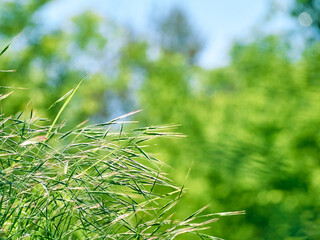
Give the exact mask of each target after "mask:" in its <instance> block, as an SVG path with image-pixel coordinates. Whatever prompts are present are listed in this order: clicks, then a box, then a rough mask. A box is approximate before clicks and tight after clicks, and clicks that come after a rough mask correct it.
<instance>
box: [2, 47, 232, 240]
mask: <svg viewBox="0 0 320 240" xmlns="http://www.w3.org/2000/svg"><path fill="white" fill-rule="evenodd" d="M8 46H10V45H8ZM8 46H7V47H6V49H8ZM6 49H5V50H6ZM5 50H4V51H5ZM4 51H2V52H1V54H0V55H2V54H3V53H4ZM81 81H82V80H81ZM81 81H80V83H81ZM80 83H79V84H78V85H77V86H76V87H75V88H74V89H73V90H71V91H69V92H68V93H67V94H66V95H65V96H63V97H62V98H60V99H59V100H58V101H57V103H59V102H61V101H65V102H64V104H63V106H62V107H61V109H60V111H59V113H58V114H57V116H56V118H55V119H54V120H53V121H52V123H51V124H50V121H49V120H47V119H42V118H40V117H38V116H36V115H35V113H34V112H32V111H31V112H30V114H29V116H28V117H22V116H23V115H22V114H18V115H16V116H6V115H5V114H1V115H0V238H1V239H175V238H176V237H177V236H180V235H183V234H190V233H191V234H195V236H197V237H198V238H199V239H214V238H213V237H211V236H207V235H204V234H201V233H200V231H201V230H203V229H206V228H207V226H208V224H210V223H212V222H214V221H216V220H217V219H218V217H219V216H221V215H233V214H236V213H222V214H209V215H203V211H204V209H205V208H202V209H200V210H199V211H197V212H195V213H193V214H191V215H190V216H188V217H186V218H185V219H183V220H180V221H179V220H177V219H175V215H174V206H175V205H176V204H177V202H178V200H179V199H180V197H181V196H182V193H183V190H182V189H183V187H177V186H175V185H174V184H173V183H172V181H171V180H170V179H168V177H167V176H166V174H165V173H163V172H162V171H161V169H163V168H165V167H164V164H163V163H162V162H161V161H159V160H158V159H156V158H155V157H154V156H152V155H151V154H149V153H148V152H146V150H145V147H146V146H147V144H148V143H149V142H150V141H152V140H153V139H155V138H159V137H180V136H181V135H180V134H177V133H174V132H172V128H173V127H174V126H172V125H168V126H154V127H145V128H136V129H132V128H130V129H131V130H128V131H127V130H125V129H126V127H125V126H126V124H130V123H131V122H125V121H123V119H124V118H125V117H128V116H130V115H131V114H134V113H135V112H133V113H129V114H126V115H124V116H121V117H119V118H116V119H113V120H111V121H109V122H106V123H101V124H94V125H85V124H80V125H78V126H76V127H74V128H73V129H71V130H66V131H64V124H57V122H58V118H59V116H60V114H61V112H62V111H63V110H64V109H65V108H66V107H67V104H68V103H69V102H70V100H71V98H72V96H73V95H74V94H75V92H76V90H77V88H78V87H79V85H80ZM11 93H12V92H10V93H8V94H3V95H0V101H3V100H4V99H6V98H7V97H9V95H10V94H11ZM55 104H56V103H55ZM117 125H120V127H115V126H117ZM116 129H117V130H116Z"/></svg>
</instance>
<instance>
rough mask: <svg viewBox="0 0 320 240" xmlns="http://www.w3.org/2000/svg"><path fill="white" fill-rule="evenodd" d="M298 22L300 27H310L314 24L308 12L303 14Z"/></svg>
mask: <svg viewBox="0 0 320 240" xmlns="http://www.w3.org/2000/svg"><path fill="white" fill-rule="evenodd" d="M298 20H299V23H300V25H301V26H303V27H309V26H310V25H311V24H312V17H311V15H310V14H309V13H307V12H302V13H301V14H300V15H299V18H298Z"/></svg>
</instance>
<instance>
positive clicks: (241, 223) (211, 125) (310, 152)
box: [0, 1, 320, 240]
mask: <svg viewBox="0 0 320 240" xmlns="http://www.w3.org/2000/svg"><path fill="white" fill-rule="evenodd" d="M29 2H35V3H36V1H29ZM299 2H301V3H298V4H297V5H295V6H296V7H299V6H300V7H301V6H302V7H306V6H307V5H306V4H309V5H308V6H307V7H312V8H313V11H315V13H316V11H317V8H316V7H315V5H314V4H313V3H315V1H309V2H308V1H303V2H302V1H299ZM8 4H9V3H8ZM312 4H313V5H312ZM9 5H10V4H9ZM9 5H8V6H9ZM5 6H6V7H5V8H3V9H5V10H6V15H7V16H8V17H7V19H17V22H18V23H20V22H25V23H26V24H29V25H28V26H30V28H31V29H33V30H32V31H31V32H29V33H28V34H25V36H26V37H25V38H26V41H27V42H26V44H25V46H24V47H23V48H22V49H23V50H22V51H21V52H18V53H16V52H15V51H14V50H11V49H12V48H10V54H4V55H2V56H1V58H2V62H1V64H2V65H1V69H17V70H18V72H17V73H14V75H13V74H12V73H3V74H2V75H1V76H2V77H1V78H0V86H14V87H24V88H28V89H25V90H20V89H17V90H16V91H15V92H14V93H13V94H11V91H12V89H6V91H4V92H3V93H2V94H3V95H1V97H0V98H5V97H6V94H11V95H10V98H8V99H12V101H9V100H8V99H5V100H4V101H5V103H6V104H5V105H6V106H2V108H3V109H4V110H3V111H4V112H6V113H8V114H9V115H12V114H14V113H15V112H16V111H19V110H20V111H21V110H23V109H25V105H26V101H25V99H26V98H27V99H28V98H31V97H33V98H34V100H33V102H34V103H33V105H34V106H37V109H39V110H38V111H39V112H40V113H43V114H44V115H45V116H49V117H50V118H51V119H54V117H55V116H56V115H57V113H58V111H59V109H60V108H59V106H58V104H57V105H55V106H53V107H52V108H51V109H50V111H49V112H48V111H47V109H48V107H49V106H50V105H51V104H52V103H53V102H54V101H55V100H56V99H58V98H59V97H61V96H62V95H64V94H66V93H67V92H68V90H69V89H70V88H72V87H73V86H75V85H76V83H75V82H74V80H75V79H80V78H81V76H83V74H84V72H85V70H88V69H91V67H92V68H94V69H95V70H94V71H93V72H90V74H89V75H88V77H87V78H86V79H85V80H84V81H83V87H82V88H80V90H79V93H78V94H77V95H76V96H75V98H74V101H73V102H71V103H70V106H69V107H68V108H67V109H66V111H65V112H64V113H63V114H62V117H61V118H62V119H68V122H71V123H72V122H73V123H74V122H81V121H82V120H84V119H86V118H87V117H89V116H92V115H94V117H96V118H95V119H97V118H98V117H99V118H100V119H101V118H105V116H108V115H110V113H112V111H110V110H118V111H119V112H128V111H132V110H133V109H136V108H141V109H144V111H143V114H141V115H139V116H133V117H132V118H133V119H136V120H139V121H140V122H141V126H145V125H151V124H163V123H168V124H170V123H174V124H181V126H180V127H179V131H181V132H182V133H183V134H186V135H187V138H185V139H184V140H182V141H175V140H173V139H166V140H165V141H164V140H160V139H159V141H157V145H152V146H149V147H148V148H141V147H140V150H139V148H137V147H136V146H135V145H134V146H133V145H132V146H131V147H132V148H133V149H134V151H135V154H138V158H139V159H140V160H141V161H146V160H147V158H146V156H145V155H144V154H143V153H145V152H149V151H154V152H157V153H159V155H160V158H162V159H166V161H167V163H169V165H172V166H173V168H172V169H171V173H170V174H171V175H172V176H173V177H174V179H175V180H176V181H177V182H178V183H179V184H181V185H182V184H185V185H186V186H187V187H188V189H189V190H188V191H189V193H190V194H189V195H186V196H185V197H184V198H182V199H181V204H180V205H177V206H175V214H176V215H175V216H177V217H180V218H181V217H182V216H185V215H186V211H187V210H188V211H189V210H193V211H197V209H199V208H201V207H202V206H203V205H204V204H207V203H210V208H209V209H210V211H213V212H216V211H218V212H223V211H229V210H239V209H241V210H246V211H247V214H246V215H245V216H242V217H232V218H225V219H223V221H219V222H217V223H216V224H215V227H214V228H213V229H212V230H210V231H209V230H208V231H207V233H209V234H211V235H215V236H216V235H218V236H220V237H222V238H226V239H236V240H238V239H257V240H260V239H261V240H262V239H267V240H268V239H286V240H292V239H315V240H316V239H319V238H320V232H319V230H318V225H319V222H320V218H319V216H320V213H319V209H320V206H319V202H320V201H319V179H318V178H319V177H318V176H319V173H320V166H319V149H320V145H319V143H320V135H319V127H320V115H319V113H320V111H319V110H320V109H319V104H318V103H319V102H320V94H319V92H320V89H319V87H320V86H319V76H320V73H319V69H320V68H319V67H320V66H319V63H320V46H319V44H313V45H308V44H309V43H310V42H307V45H306V46H307V47H306V50H305V52H304V53H303V55H302V56H301V59H299V60H298V61H296V62H293V61H292V60H291V59H290V57H289V55H290V51H291V50H292V49H290V46H292V45H288V44H287V43H286V42H284V40H283V39H280V38H279V37H274V36H271V37H267V38H263V39H257V40H256V41H255V42H253V43H250V44H240V43H236V44H235V45H234V47H233V49H232V51H231V53H230V58H231V61H230V64H229V65H228V66H226V67H223V68H220V69H214V70H206V69H202V68H201V67H199V66H195V65H193V64H192V63H193V61H190V56H188V53H190V52H189V50H190V48H189V45H188V44H189V43H190V42H189V41H187V42H185V43H186V44H185V45H184V44H183V42H179V41H178V40H179V37H180V35H176V33H177V31H176V32H175V31H174V29H176V28H177V26H179V22H178V23H176V24H174V22H175V19H176V20H177V19H178V20H179V18H178V17H177V16H178V15H179V14H177V13H175V14H176V15H173V17H172V16H171V15H168V18H165V19H162V21H160V23H163V25H162V26H169V28H167V29H166V28H164V29H163V31H160V30H159V29H158V30H159V34H161V37H160V39H161V38H162V39H163V44H162V45H161V46H160V48H159V46H158V45H156V46H155V45H154V44H153V43H150V42H145V41H141V40H139V38H138V37H130V38H128V35H126V33H123V28H121V27H119V26H117V25H113V24H112V23H111V22H109V21H106V20H105V19H103V18H101V17H99V16H97V15H96V14H95V13H93V12H85V13H84V14H82V15H80V16H77V17H75V18H74V19H73V22H71V23H70V24H71V26H72V28H71V29H72V30H71V31H69V32H68V33H66V32H64V31H62V30H55V31H49V32H46V31H44V32H41V31H40V30H39V29H40V27H41V26H40V25H37V22H33V20H32V19H34V18H32V17H30V16H31V15H34V12H28V11H26V10H24V11H26V13H24V14H21V18H23V20H21V19H20V15H19V13H20V10H19V9H14V7H13V6H12V5H10V6H9V7H8V6H7V5H5ZM17 6H18V5H17ZM24 6H26V5H24ZM300 7H299V9H300ZM39 8H40V6H38V7H36V8H34V9H39ZM300 10H301V11H308V9H307V8H302V9H300ZM300 10H299V11H300ZM301 11H300V12H297V13H296V16H298V15H299V14H300V13H301ZM27 12H28V13H27ZM309 14H311V13H310V12H309ZM29 15H30V16H29ZM311 15H312V14H311ZM2 16H5V15H2V14H0V17H2ZM25 16H29V17H28V18H26V17H25ZM170 16H171V17H170ZM312 16H313V15H312ZM4 19H6V17H4ZM25 19H29V20H28V21H26V20H25ZM182 19H183V20H181V21H182V25H183V26H184V27H187V29H188V31H185V32H186V33H187V35H186V36H190V35H191V36H194V30H192V29H190V28H191V27H190V25H188V21H187V19H185V17H184V16H183V17H182ZM315 19H316V18H315ZM12 21H13V20H12ZM0 22H3V21H0ZM165 24H167V25H165ZM316 24H317V21H315V20H314V22H313V26H314V29H317V28H318V27H317V26H316ZM15 26H17V27H15ZM158 26H159V27H160V26H161V24H160V25H158ZM7 27H8V26H7ZM10 27H12V28H13V27H15V29H8V30H6V28H0V31H1V35H2V36H5V39H7V38H9V37H10V39H11V36H12V34H13V33H14V34H17V33H18V32H20V31H21V28H24V27H26V26H20V25H19V24H13V25H11V26H10ZM105 28H107V30H106V29H105ZM101 29H104V31H101ZM172 29H173V30H172ZM182 29H183V28H182ZM165 30H168V31H165ZM189 30H190V31H189ZM5 31H7V33H6V32H5ZM39 32H41V34H34V33H39ZM106 32H111V33H112V34H111V35H108V34H105V33H106ZM124 32H125V31H124ZM190 33H191V34H190ZM170 34H171V35H170ZM182 35H183V34H181V36H182ZM308 36H311V37H312V38H313V39H317V37H318V36H317V34H314V32H312V34H311V35H308ZM158 37H159V36H158ZM114 38H116V39H117V40H119V42H120V43H121V44H115V45H113V43H112V39H114ZM168 39H169V40H168ZM183 40H186V39H183ZM8 41H9V39H8ZM167 42H168V43H167ZM191 42H192V41H191ZM191 45H192V46H191V47H196V49H198V48H197V47H199V44H195V45H193V44H191ZM115 46H116V47H115ZM177 46H178V47H182V49H180V48H178V47H177ZM155 49H156V50H157V51H156V54H154V55H152V54H153V53H152V51H153V50H155ZM188 49H189V50H188ZM67 50H68V51H67ZM110 50H112V51H111V52H112V54H113V55H111V56H113V57H111V59H112V61H107V59H109V58H108V57H109V55H108V57H106V58H104V57H102V56H104V55H105V54H109V53H110ZM200 50H201V48H199V51H200ZM197 51H198V50H197ZM197 51H196V52H197ZM114 56H116V57H114ZM78 59H80V60H78ZM77 60H78V61H77ZM100 60H101V61H100ZM100 62H101V63H103V64H101V65H100V64H99V63H100ZM82 63H88V64H87V65H88V66H89V65H90V67H87V68H82V67H77V65H79V66H83V64H82ZM190 63H191V64H190ZM109 68H110V69H111V71H110V69H109ZM47 72H48V73H50V74H49V77H48V74H47ZM11 84H12V85H11ZM30 108H32V107H30ZM5 110H6V111H5ZM97 116H98V117H97ZM10 121H11V120H10ZM19 124H22V123H20V122H19ZM73 125H74V124H71V126H73ZM69 126H70V125H69ZM83 129H86V128H82V130H83ZM89 129H91V127H89ZM130 129H131V130H133V128H129V130H128V131H129V133H127V134H128V135H125V138H127V140H126V141H127V142H128V141H129V140H128V139H129V138H132V139H140V137H141V136H143V135H139V134H138V136H137V135H135V134H134V133H137V132H135V131H132V132H131V130H130ZM100 130H101V129H100ZM100 130H99V131H100ZM16 131H17V130H16ZM72 131H76V129H74V130H72ZM77 131H79V130H77ZM94 131H95V130H94ZM99 131H98V132H99ZM55 132H56V131H53V133H55ZM59 132H60V130H59ZM138 132H139V131H138ZM73 134H78V132H73ZM82 134H86V133H85V131H84V133H82ZM99 134H100V135H101V134H102V133H101V132H99V133H98V135H99ZM8 135H9V134H8ZM118 135H119V134H118ZM121 135H122V137H123V136H124V135H123V134H121ZM34 136H36V135H34ZM34 136H30V138H31V137H34ZM61 136H62V134H59V133H56V137H55V138H52V140H51V141H52V142H49V143H52V144H57V145H59V144H61V143H59V141H60V140H59V137H61ZM71 136H72V135H71ZM81 136H82V137H84V138H85V137H86V136H85V135H81ZM112 136H113V137H114V136H116V135H112ZM108 137H110V135H109V134H107V140H108V139H109V138H108ZM148 137H150V135H148ZM27 139H29V137H25V138H24V139H23V140H24V141H26V140H27ZM81 139H82V138H81ZM90 139H91V138H90ZM121 139H122V138H121V137H120V136H118V138H117V139H116V140H115V141H116V142H117V141H118V140H119V141H120V140H121ZM8 140H10V138H8ZM8 140H7V141H8ZM107 140H103V141H107ZM110 140H112V138H110ZM90 141H93V140H92V139H91V140H90ZM121 141H122V140H121ZM126 141H124V142H126ZM136 141H139V140H136ZM37 144H38V145H37ZM41 144H42V143H41V142H40V143H36V145H30V146H29V145H26V146H25V147H23V146H19V147H20V148H23V149H25V148H28V147H31V146H36V147H39V146H40V145H41ZM92 144H97V142H95V141H93V142H92ZM128 144H129V143H128ZM136 144H137V146H140V145H139V144H138V142H136ZM48 146H49V145H48ZM121 146H122V145H121ZM142 149H143V151H141V150H142ZM43 150H45V151H49V150H48V148H46V147H43ZM78 150H79V149H78ZM109 150H110V149H104V150H101V151H105V154H108V153H110V151H109ZM99 151H100V150H99ZM49 153H50V152H49ZM75 154H79V152H75ZM94 154H96V153H94ZM117 154H120V153H117ZM147 156H149V155H147ZM101 163H102V162H101ZM101 163H99V164H98V165H99V166H100V164H101ZM89 164H90V163H88V166H89ZM91 164H92V163H91ZM146 164H147V167H154V166H149V165H148V164H149V163H148V160H147V161H146ZM62 165H63V164H62ZM44 166H46V165H44ZM190 168H191V170H190ZM152 169H154V168H152ZM156 169H157V168H156ZM189 170H190V175H189V178H188V179H187V181H186V180H185V178H186V177H185V176H186V175H187V173H188V171H189ZM77 171H79V173H81V171H84V169H82V170H78V169H77ZM152 171H153V170H152ZM90 172H91V171H90ZM92 172H94V171H93V169H92ZM156 172H157V171H156ZM61 174H62V173H61ZM94 174H96V175H95V176H98V173H97V172H94ZM150 174H151V173H150ZM152 174H155V172H152ZM62 175H63V174H62ZM88 176H89V175H88ZM94 181H98V180H94ZM185 181H186V182H185ZM40 185H41V184H40ZM40 185H39V186H40ZM88 187H89V186H88ZM145 187H146V188H147V186H145ZM40 190H41V191H43V193H44V191H45V190H44V189H41V188H39V191H40ZM163 190H164V189H162V188H161V189H160V192H161V193H163ZM82 193H83V192H82ZM130 197H131V196H130ZM139 199H140V198H139ZM128 201H129V200H128ZM144 201H145V200H144ZM129 202H130V201H129ZM90 211H91V210H90ZM131 223H132V222H130V224H131ZM230 230H231V231H230ZM193 237H194V236H193V235H191V236H187V235H186V236H184V237H183V239H193Z"/></svg>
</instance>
